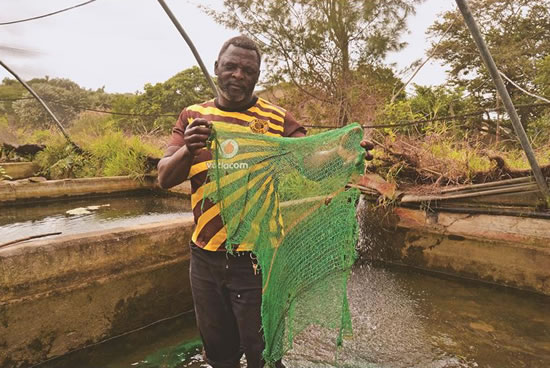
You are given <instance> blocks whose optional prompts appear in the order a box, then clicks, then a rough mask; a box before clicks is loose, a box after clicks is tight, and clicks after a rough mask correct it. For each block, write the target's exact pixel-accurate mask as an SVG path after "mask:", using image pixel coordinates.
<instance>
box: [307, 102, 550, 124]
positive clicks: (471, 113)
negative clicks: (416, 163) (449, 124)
mask: <svg viewBox="0 0 550 368" xmlns="http://www.w3.org/2000/svg"><path fill="white" fill-rule="evenodd" d="M549 105H550V103H536V104H524V105H516V108H518V109H521V108H526V107H539V106H549ZM504 109H505V108H504V107H495V108H491V109H486V110H478V111H472V112H468V113H465V114H461V115H450V116H443V117H440V118H433V119H419V120H409V121H401V122H399V123H396V124H382V125H361V127H362V128H364V129H378V128H395V127H402V126H409V125H421V124H426V123H432V122H435V121H442V120H459V119H462V118H467V117H472V116H478V115H483V114H485V113H487V112H489V111H500V110H504ZM302 126H303V127H305V128H318V129H337V128H341V127H340V126H335V125H302Z"/></svg>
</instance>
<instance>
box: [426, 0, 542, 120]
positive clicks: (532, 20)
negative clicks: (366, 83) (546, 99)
mask: <svg viewBox="0 0 550 368" xmlns="http://www.w3.org/2000/svg"><path fill="white" fill-rule="evenodd" d="M469 4H470V8H471V10H472V13H473V15H474V17H475V18H476V20H477V23H478V24H479V26H480V28H481V31H482V33H483V36H484V38H485V41H486V42H487V45H488V47H489V49H490V50H491V53H492V55H493V58H494V59H495V62H496V64H497V66H498V68H499V70H500V71H501V72H502V73H504V74H505V75H506V76H507V77H508V78H509V79H510V80H512V81H514V82H515V83H516V84H518V85H519V86H521V87H522V88H524V89H526V90H528V91H530V92H533V93H536V94H541V93H544V92H545V90H544V89H545V88H546V86H545V85H544V83H540V82H539V83H537V77H538V78H539V80H542V78H543V77H541V76H540V72H539V69H540V68H543V67H544V65H545V64H543V63H541V60H543V59H544V58H546V57H548V55H550V0H470V1H469ZM449 27H450V29H449ZM448 29H449V31H448V33H447V36H446V38H445V40H443V41H442V42H441V44H440V45H439V47H438V48H437V50H433V51H434V53H435V57H436V58H439V59H440V60H442V61H443V62H444V63H445V64H447V65H448V66H449V67H450V70H449V77H450V80H451V81H452V82H453V83H454V84H456V85H458V86H462V87H465V88H466V89H467V90H468V91H469V92H470V93H471V94H472V95H473V96H474V97H476V99H477V101H478V103H479V105H481V106H484V107H495V105H497V104H498V103H499V102H498V101H497V94H496V89H495V85H494V83H493V82H492V80H491V79H490V76H489V74H488V72H487V69H486V68H485V65H484V64H483V62H482V60H481V57H480V55H479V51H478V50H477V48H476V46H475V43H474V41H473V39H472V36H471V35H470V33H469V31H468V29H467V27H466V25H465V24H464V21H463V19H462V16H461V14H460V12H459V11H458V10H456V11H449V12H446V13H444V14H443V16H442V18H441V20H437V21H436V22H435V23H434V24H433V25H432V26H431V27H430V30H429V34H430V36H431V37H432V38H433V39H438V38H439V37H441V36H442V35H443V34H444V33H445V32H446V31H447V30H448ZM504 82H505V84H506V85H507V87H508V91H509V92H510V94H511V96H512V99H513V100H514V102H515V103H517V104H530V103H533V102H535V101H536V100H535V99H534V98H533V97H531V96H529V95H527V94H525V93H524V92H522V91H520V90H519V89H518V88H516V87H515V86H514V85H513V84H512V83H510V82H509V81H507V80H505V81H504ZM540 113H541V110H540V108H531V109H521V110H520V114H521V117H522V120H523V123H524V124H527V123H528V121H530V120H532V119H534V118H536V117H537V116H538V115H539V114H540Z"/></svg>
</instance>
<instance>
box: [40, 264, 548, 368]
mask: <svg viewBox="0 0 550 368" xmlns="http://www.w3.org/2000/svg"><path fill="white" fill-rule="evenodd" d="M348 292H349V297H350V307H351V312H352V319H353V328H354V335H353V338H350V339H348V340H345V341H344V345H343V346H342V347H340V348H336V347H335V344H334V341H335V334H334V332H331V331H325V330H320V329H317V328H314V327H312V328H310V329H308V330H306V331H304V332H303V333H302V334H301V335H299V336H298V337H297V338H296V340H295V344H294V348H293V350H292V351H290V352H289V353H288V354H287V355H286V356H285V359H284V362H285V363H286V365H287V367H289V368H309V367H311V368H313V367H315V368H325V367H326V368H332V367H346V368H351V367H357V368H369V367H372V368H382V367H383V368H386V367H387V368H390V367H392V368H401V367H403V368H404V367H416V368H454V367H460V368H462V367H464V368H467V367H468V368H470V367H471V368H478V367H486V368H505V367H510V368H514V367H530V368H546V367H549V366H550V317H549V315H548V313H549V311H550V298H548V297H545V296H541V295H536V294H530V293H526V292H522V291H517V290H513V289H506V288H502V287H496V286H491V285H487V284H483V283H478V282H470V281H464V280H458V279H454V278H447V277H440V276H434V275H430V274H425V273H420V272H417V271H411V270H408V269H403V268H394V267H391V268H389V267H381V266H373V265H368V264H358V265H356V267H355V268H354V270H353V273H352V276H351V280H350V284H349V287H348ZM38 367H41V368H75V367H78V368H133V367H137V368H183V367H190V368H191V367H193V368H198V367H202V368H205V367H209V366H208V365H207V364H206V363H204V361H203V360H202V357H201V345H200V339H199V334H198V331H197V329H196V327H195V323H194V317H193V314H192V313H187V314H183V315H181V316H179V317H178V318H175V319H170V320H166V321H164V322H160V323H158V324H155V325H154V326H151V327H149V328H146V329H142V330H140V331H138V332H135V333H131V334H128V335H126V336H123V337H119V338H116V339H112V340H110V341H108V342H105V343H102V344H99V345H96V346H93V347H89V348H87V349H84V350H80V351H76V352H73V353H69V354H66V355H65V356H62V357H59V358H56V359H53V360H51V361H49V362H45V363H44V364H40V365H38Z"/></svg>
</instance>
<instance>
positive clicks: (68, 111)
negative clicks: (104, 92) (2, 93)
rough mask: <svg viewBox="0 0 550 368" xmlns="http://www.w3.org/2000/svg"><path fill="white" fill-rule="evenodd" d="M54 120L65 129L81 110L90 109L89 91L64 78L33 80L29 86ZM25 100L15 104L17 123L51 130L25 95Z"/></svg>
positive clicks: (36, 104)
mask: <svg viewBox="0 0 550 368" xmlns="http://www.w3.org/2000/svg"><path fill="white" fill-rule="evenodd" d="M28 84H29V85H30V86H31V87H32V88H33V89H34V90H35V92H36V93H37V94H38V95H39V96H40V98H42V99H43V100H44V101H45V102H46V104H47V105H48V107H49V108H50V109H51V110H52V111H53V113H54V114H55V116H56V117H57V118H58V119H59V120H61V122H63V123H65V124H66V125H67V126H68V125H69V124H70V122H71V120H72V119H74V118H75V117H76V116H77V115H78V113H79V112H80V111H82V109H83V108H86V107H89V106H91V102H90V99H89V91H87V90H85V89H84V88H81V87H80V86H79V85H78V84H77V83H75V82H73V81H71V80H69V79H63V78H54V79H50V78H48V77H46V78H35V79H32V80H30V81H29V82H28ZM23 97H25V98H27V99H24V100H19V101H16V102H15V103H14V104H13V109H14V111H15V114H16V115H17V119H18V120H19V122H20V123H21V124H23V125H25V126H29V127H33V128H38V129H43V128H47V127H50V126H51V124H52V123H53V122H52V118H51V117H50V116H49V114H48V113H47V112H46V111H45V110H44V108H43V107H42V105H41V104H40V103H39V102H38V101H36V100H35V99H34V98H30V97H32V96H31V94H30V93H28V92H25V94H23Z"/></svg>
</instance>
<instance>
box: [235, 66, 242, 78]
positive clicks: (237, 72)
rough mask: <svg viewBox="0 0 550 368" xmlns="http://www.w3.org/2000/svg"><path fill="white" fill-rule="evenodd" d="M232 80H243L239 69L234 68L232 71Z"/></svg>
mask: <svg viewBox="0 0 550 368" xmlns="http://www.w3.org/2000/svg"><path fill="white" fill-rule="evenodd" d="M233 78H235V79H243V78H244V74H243V71H242V70H241V68H236V69H235V70H234V71H233Z"/></svg>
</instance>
